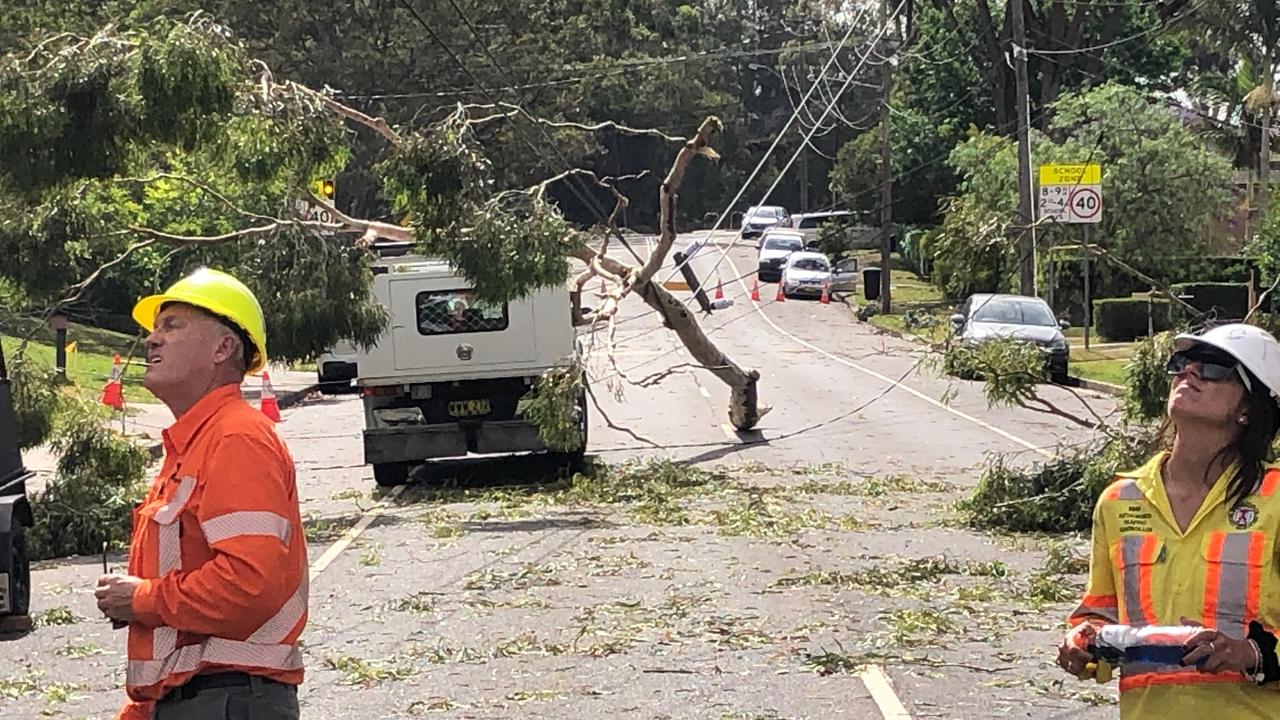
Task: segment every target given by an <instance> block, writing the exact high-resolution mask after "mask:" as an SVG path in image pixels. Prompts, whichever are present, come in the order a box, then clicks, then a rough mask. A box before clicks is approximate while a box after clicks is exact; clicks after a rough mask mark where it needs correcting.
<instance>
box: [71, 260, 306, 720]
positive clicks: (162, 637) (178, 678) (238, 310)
mask: <svg viewBox="0 0 1280 720" xmlns="http://www.w3.org/2000/svg"><path fill="white" fill-rule="evenodd" d="M133 316H134V318H135V319H136V320H137V321H138V322H139V323H141V324H142V326H143V327H144V328H145V329H147V330H148V331H150V333H151V334H150V335H149V336H148V337H147V362H148V365H147V374H146V379H145V380H144V385H145V386H146V387H147V389H148V390H150V391H151V392H152V393H154V394H155V396H156V397H158V398H160V400H162V401H163V402H164V403H165V404H166V405H168V406H169V409H170V410H172V411H173V414H174V417H175V418H176V421H175V422H174V424H173V425H172V426H171V427H170V428H169V429H168V430H166V431H165V432H164V448H165V459H164V466H163V467H162V468H161V469H160V474H159V475H158V476H157V477H156V478H155V481H154V482H153V483H152V485H151V490H150V492H149V493H148V494H147V498H146V500H145V501H143V503H142V504H141V505H139V506H138V508H137V509H136V510H135V511H134V519H133V539H132V543H131V546H130V550H129V574H128V575H105V576H103V577H102V578H100V579H99V580H98V588H97V593H96V595H97V598H98V607H99V609H101V610H102V612H103V613H104V614H106V615H107V616H108V617H110V618H111V619H113V620H117V621H123V622H127V623H128V625H129V665H128V670H127V672H126V675H125V685H126V691H127V692H128V695H129V701H128V702H127V703H126V704H125V706H124V707H123V708H122V709H121V710H120V714H119V715H118V718H119V719H120V720H144V719H149V718H155V719H156V720H168V719H169V718H183V720H207V719H212V718H218V719H219V720H222V719H224V718H230V719H233V720H259V719H261V720H267V719H270V720H277V719H285V718H297V717H298V714H299V711H298V696H297V688H298V685H300V684H301V683H302V657H301V654H300V653H299V651H298V636H299V635H300V634H301V633H302V628H303V627H304V626H305V625H306V622H307V573H308V571H307V548H306V537H305V535H304V534H303V529H302V520H301V517H300V513H299V509H298V492H297V484H296V481H295V477H294V467H293V459H292V458H291V457H290V456H289V451H288V449H287V448H285V446H284V443H283V442H282V441H281V440H280V438H279V437H278V436H277V435H276V432H275V428H274V426H273V423H272V422H271V420H269V419H268V418H267V417H266V416H265V415H263V414H262V413H261V412H259V411H258V410H256V409H254V408H253V407H252V406H250V405H249V404H248V403H246V402H245V401H244V399H243V398H241V396H240V384H241V382H243V380H244V376H245V375H246V374H247V373H250V372H256V371H257V370H259V369H261V368H262V367H263V366H264V365H265V364H266V357H267V353H266V329H265V323H264V321H263V317H262V309H261V307H260V306H259V304H258V301H257V299H256V298H255V297H254V296H253V294H252V293H251V292H250V291H249V289H248V288H247V287H245V286H244V285H243V284H242V283H240V281H238V280H236V279H235V278H233V277H231V276H230V275H226V274H225V273H221V272H218V271H216V270H209V269H201V270H197V271H196V272H195V273H193V274H191V275H189V276H187V277H186V278H183V279H182V280H179V281H178V282H177V283H176V284H174V285H173V287H171V288H169V290H168V291H167V292H166V293H164V294H163V295H155V296H152V297H148V298H144V299H143V300H142V301H140V302H139V303H138V305H137V306H136V307H135V308H134V310H133Z"/></svg>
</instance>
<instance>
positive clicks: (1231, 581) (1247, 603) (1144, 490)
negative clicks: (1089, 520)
mask: <svg viewBox="0 0 1280 720" xmlns="http://www.w3.org/2000/svg"><path fill="white" fill-rule="evenodd" d="M1165 457H1166V453H1160V454H1158V455H1156V456H1155V457H1154V458H1152V459H1151V460H1150V461H1148V462H1147V464H1146V465H1144V466H1142V467H1141V468H1139V469H1138V470H1136V471H1134V472H1129V473H1121V474H1120V475H1119V476H1118V477H1117V479H1116V481H1115V482H1114V483H1112V484H1111V486H1110V487H1108V488H1107V489H1106V491H1105V492H1103V494H1102V497H1101V498H1099V499H1098V503H1097V506H1096V507H1095V509H1094V514H1093V552H1092V556H1091V558H1090V562H1089V586H1088V588H1087V589H1086V590H1085V596H1084V599H1083V600H1082V601H1081V602H1080V605H1079V606H1078V607H1077V608H1076V609H1075V611H1073V612H1072V613H1071V617H1070V623H1071V625H1072V626H1075V625H1078V624H1080V623H1083V622H1091V623H1095V624H1105V623H1122V624H1127V625H1136V626H1143V625H1178V624H1180V619H1181V618H1182V617H1186V618H1188V619H1191V620H1195V621H1197V622H1200V623H1202V624H1204V625H1205V626H1206V627H1211V628H1215V629H1217V630H1219V631H1221V632H1222V633H1225V634H1226V635H1229V636H1231V637H1234V638H1243V637H1245V636H1246V635H1247V633H1248V627H1249V623H1250V622H1251V621H1255V620H1256V621H1258V622H1260V623H1262V624H1263V625H1264V626H1265V627H1267V628H1268V629H1272V630H1273V632H1274V628H1276V627H1277V626H1280V575H1278V570H1280V562H1277V559H1276V552H1277V551H1278V550H1280V547H1278V546H1277V544H1276V539H1277V537H1278V536H1280V497H1277V494H1278V493H1277V490H1280V468H1277V467H1274V466H1273V467H1268V468H1266V469H1265V471H1264V473H1263V479H1262V481H1261V482H1260V483H1259V486H1258V487H1257V488H1255V489H1254V492H1253V493H1252V494H1251V495H1249V497H1248V498H1246V499H1245V500H1244V501H1243V502H1241V503H1240V504H1238V505H1236V506H1235V507H1232V508H1228V507H1227V484H1228V482H1229V481H1230V479H1231V477H1232V476H1233V475H1234V474H1235V471H1236V468H1235V467H1234V466H1233V467H1230V468H1228V469H1227V470H1226V472H1224V473H1223V474H1222V476H1221V477H1219V478H1218V480H1217V482H1215V483H1214V485H1213V487H1212V488H1211V489H1210V490H1209V494H1208V495H1207V496H1206V497H1205V500H1204V502H1203V503H1202V504H1201V507H1200V510H1199V511H1198V512H1197V513H1196V515H1195V517H1194V518H1193V519H1192V521H1191V524H1190V525H1189V526H1188V527H1187V530H1186V532H1182V531H1181V530H1179V529H1178V524H1177V522H1176V521H1175V520H1174V517H1173V510H1172V509H1171V507H1170V505H1169V497H1168V495H1167V494H1166V493H1165V488H1164V480H1163V478H1162V477H1161V468H1162V467H1163V466H1164V460H1165ZM1278 690H1280V683H1272V684H1269V685H1267V686H1264V687H1258V686H1257V685H1256V684H1254V683H1253V682H1251V681H1249V680H1247V679H1246V678H1245V677H1244V676H1243V675H1242V674H1241V673H1239V672H1223V673H1202V672H1200V671H1199V670H1197V669H1196V667H1195V666H1194V665H1193V666H1189V667H1183V666H1182V665H1168V666H1165V665H1146V666H1141V667H1128V668H1122V669H1121V677H1120V717H1121V719H1122V720H1182V719H1183V718H1186V719H1187V720H1204V718H1216V717H1221V718H1231V719H1232V720H1271V719H1273V718H1280V692H1277V691H1278Z"/></svg>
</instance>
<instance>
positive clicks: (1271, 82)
mask: <svg viewBox="0 0 1280 720" xmlns="http://www.w3.org/2000/svg"><path fill="white" fill-rule="evenodd" d="M1262 72H1263V76H1262V88H1263V93H1264V97H1263V99H1262V100H1263V104H1262V142H1261V143H1260V144H1259V146H1260V147H1261V151H1260V152H1259V153H1258V222H1257V223H1256V227H1261V226H1262V222H1263V220H1265V219H1266V216H1267V203H1268V202H1269V200H1270V197H1271V114H1272V105H1273V102H1272V101H1273V97H1274V95H1275V92H1276V68H1275V62H1274V60H1273V56H1270V55H1268V57H1267V59H1266V61H1265V62H1264V63H1263V65H1262Z"/></svg>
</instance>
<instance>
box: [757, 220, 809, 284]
mask: <svg viewBox="0 0 1280 720" xmlns="http://www.w3.org/2000/svg"><path fill="white" fill-rule="evenodd" d="M803 251H804V236H803V235H801V234H800V233H799V232H798V231H796V230H783V229H780V228H775V229H772V230H770V231H768V232H767V233H765V234H764V237H762V238H761V240H760V256H759V258H758V260H757V266H756V276H757V277H759V278H760V281H761V282H777V281H778V280H779V279H781V278H782V269H783V267H784V266H786V264H787V258H788V257H789V256H790V255H791V254H792V253H797V252H803Z"/></svg>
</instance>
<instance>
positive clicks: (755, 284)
mask: <svg viewBox="0 0 1280 720" xmlns="http://www.w3.org/2000/svg"><path fill="white" fill-rule="evenodd" d="M751 299H752V300H755V301H756V302H760V281H759V280H752V281H751Z"/></svg>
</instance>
